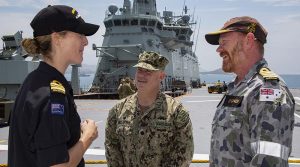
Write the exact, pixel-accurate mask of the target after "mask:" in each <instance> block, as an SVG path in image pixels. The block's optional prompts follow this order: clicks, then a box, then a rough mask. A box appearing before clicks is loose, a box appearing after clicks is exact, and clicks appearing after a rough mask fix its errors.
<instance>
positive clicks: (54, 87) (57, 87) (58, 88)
mask: <svg viewBox="0 0 300 167" xmlns="http://www.w3.org/2000/svg"><path fill="white" fill-rule="evenodd" d="M50 89H51V92H57V93H62V94H65V93H66V90H65V87H64V86H63V85H62V84H61V83H60V82H58V81H57V80H53V81H51V83H50Z"/></svg>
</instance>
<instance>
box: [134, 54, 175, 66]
mask: <svg viewBox="0 0 300 167" xmlns="http://www.w3.org/2000/svg"><path fill="white" fill-rule="evenodd" d="M168 63H169V61H168V59H167V58H165V57H163V56H161V55H159V54H158V53H156V52H151V51H150V52H149V51H145V52H143V53H141V54H140V55H139V61H138V64H136V65H135V66H133V67H140V68H144V69H147V70H151V71H158V70H164V69H165V67H166V65H167V64H168Z"/></svg>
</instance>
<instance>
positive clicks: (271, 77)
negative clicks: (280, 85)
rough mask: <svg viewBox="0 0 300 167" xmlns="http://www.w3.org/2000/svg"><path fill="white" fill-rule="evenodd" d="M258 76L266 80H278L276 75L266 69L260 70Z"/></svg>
mask: <svg viewBox="0 0 300 167" xmlns="http://www.w3.org/2000/svg"><path fill="white" fill-rule="evenodd" d="M259 74H260V75H261V76H262V77H263V78H264V79H266V80H278V75H277V74H275V73H274V72H272V71H271V70H269V69H268V68H266V67H263V68H261V69H260V70H259Z"/></svg>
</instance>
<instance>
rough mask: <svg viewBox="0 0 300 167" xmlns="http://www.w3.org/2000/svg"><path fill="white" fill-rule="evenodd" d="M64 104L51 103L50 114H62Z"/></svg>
mask: <svg viewBox="0 0 300 167" xmlns="http://www.w3.org/2000/svg"><path fill="white" fill-rule="evenodd" d="M64 108H65V107H64V105H62V104H55V103H53V104H51V114H52V115H64V113H65V110H64Z"/></svg>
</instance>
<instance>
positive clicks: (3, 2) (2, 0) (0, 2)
mask: <svg viewBox="0 0 300 167" xmlns="http://www.w3.org/2000/svg"><path fill="white" fill-rule="evenodd" d="M3 6H9V2H8V1H7V0H0V7H3Z"/></svg>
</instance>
